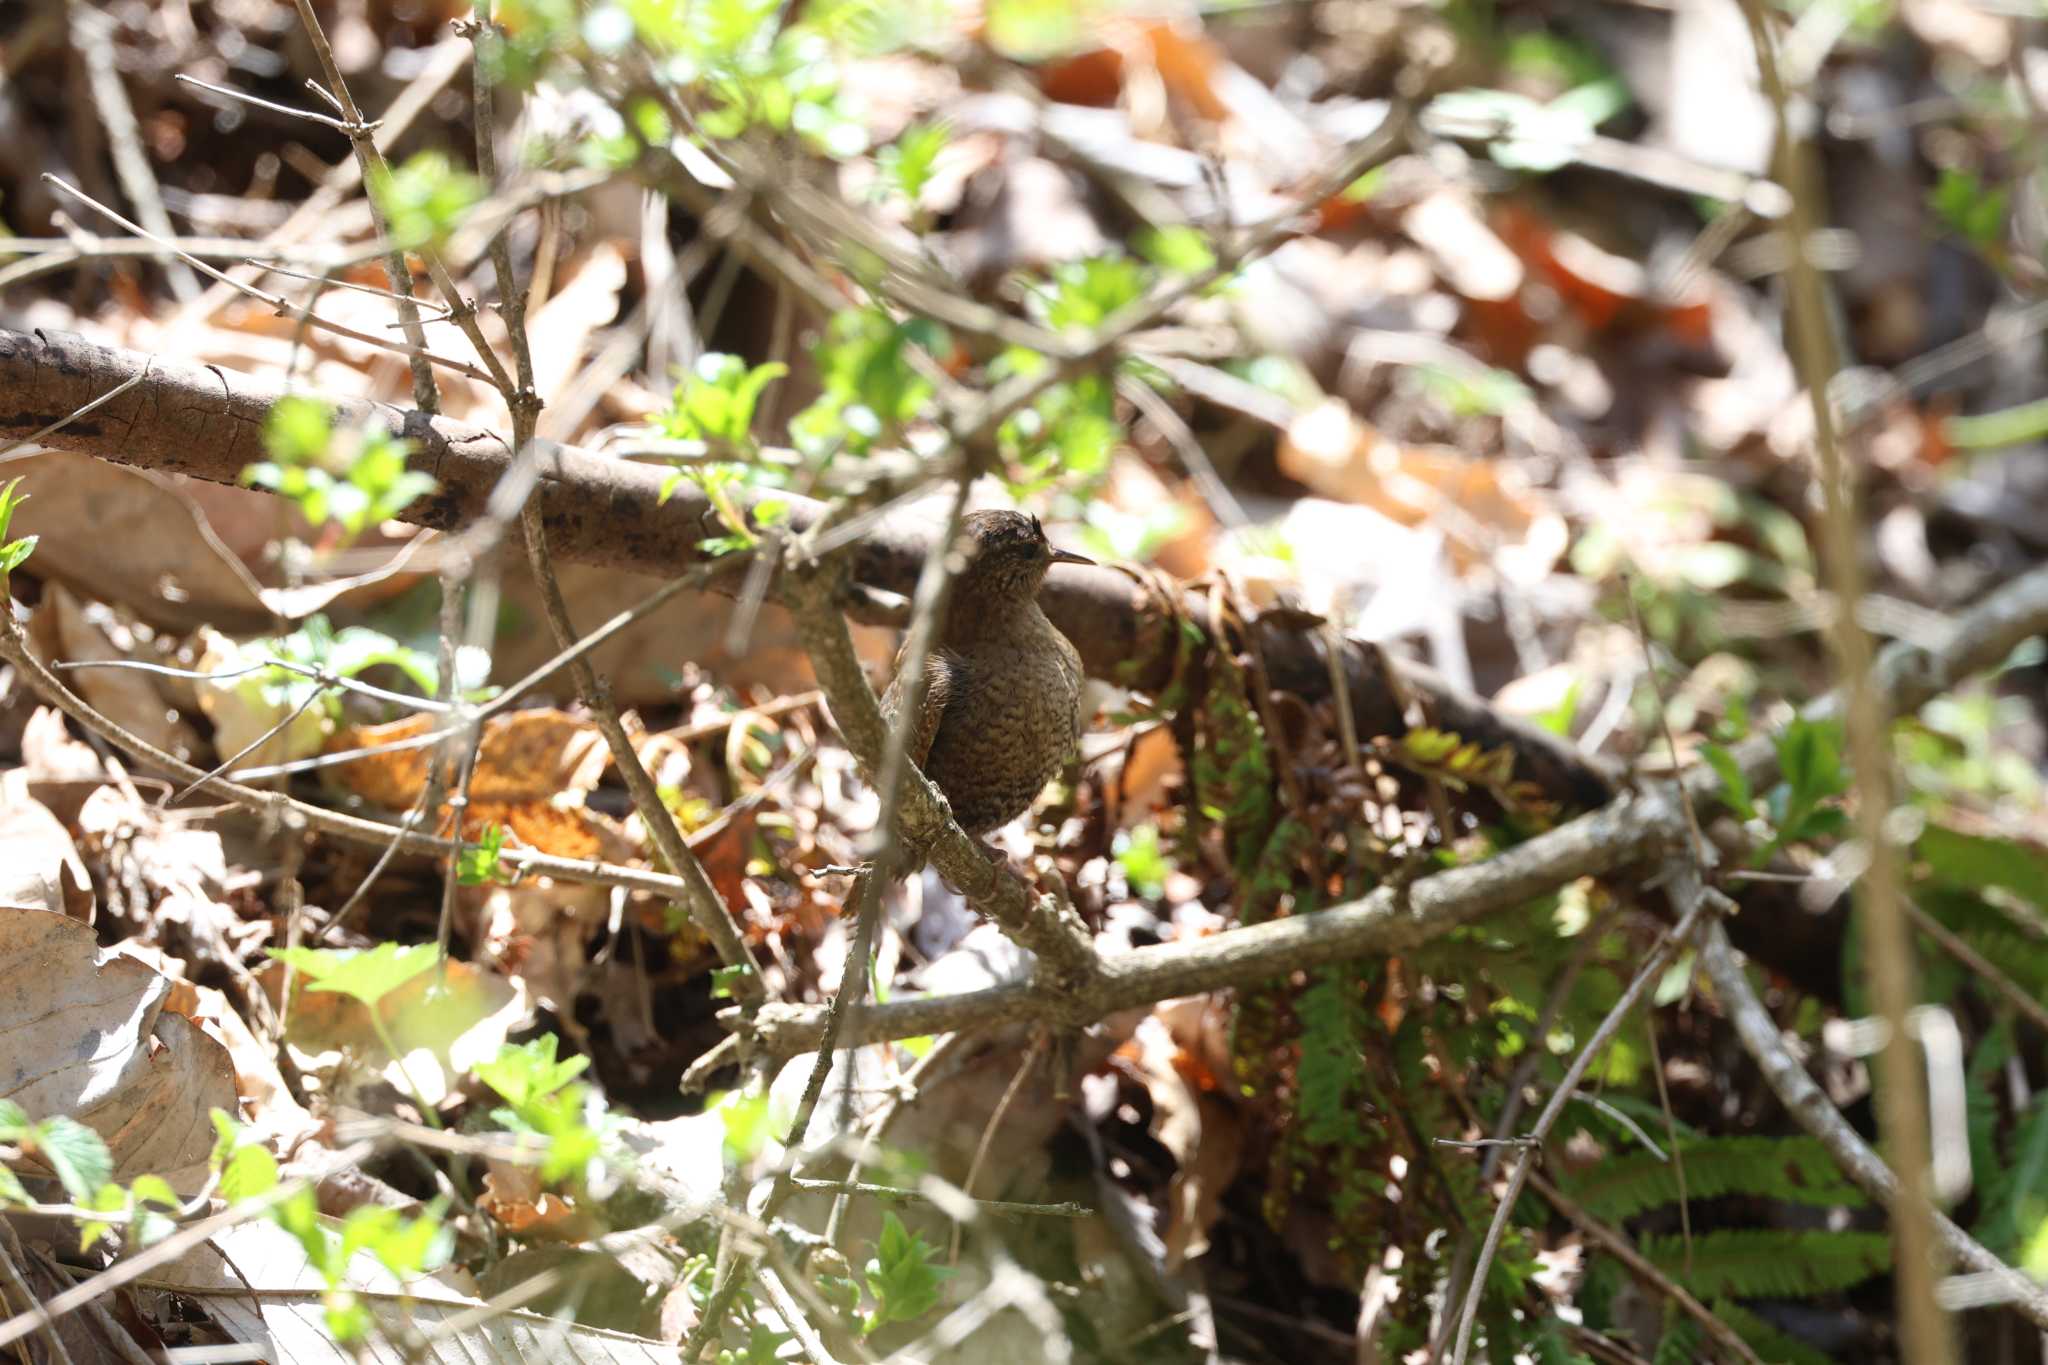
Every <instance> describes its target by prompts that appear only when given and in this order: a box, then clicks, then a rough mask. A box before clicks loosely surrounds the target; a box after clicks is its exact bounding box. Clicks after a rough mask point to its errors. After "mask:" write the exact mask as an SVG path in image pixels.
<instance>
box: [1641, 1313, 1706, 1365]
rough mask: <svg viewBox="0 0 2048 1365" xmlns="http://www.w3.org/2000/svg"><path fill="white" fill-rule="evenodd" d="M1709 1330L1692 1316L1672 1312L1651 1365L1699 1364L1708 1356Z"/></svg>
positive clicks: (1651, 1358)
mask: <svg viewBox="0 0 2048 1365" xmlns="http://www.w3.org/2000/svg"><path fill="white" fill-rule="evenodd" d="M1706 1336H1707V1331H1706V1329H1705V1328H1704V1327H1702V1326H1700V1325H1699V1324H1698V1323H1696V1322H1694V1321H1693V1320H1692V1319H1691V1318H1686V1317H1680V1316H1678V1315H1677V1314H1675V1313H1674V1314H1670V1315H1669V1320H1668V1321H1667V1323H1666V1324H1665V1327H1664V1336H1663V1337H1662V1339H1660V1340H1659V1341H1658V1342H1657V1354H1656V1355H1654V1356H1651V1357H1650V1365H1698V1362H1699V1361H1702V1360H1705V1359H1706V1358H1707V1354H1706V1350H1705V1343H1706Z"/></svg>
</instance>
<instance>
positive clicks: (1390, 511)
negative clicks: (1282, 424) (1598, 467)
mask: <svg viewBox="0 0 2048 1365" xmlns="http://www.w3.org/2000/svg"><path fill="white" fill-rule="evenodd" d="M1279 464H1280V468H1281V470H1282V472H1284V473H1286V474H1287V475H1288V476H1289V477H1291V478H1295V479H1299V480H1300V481H1301V482H1303V483H1305V484H1307V485H1308V486H1309V487H1310V488H1312V489H1314V490H1315V491H1316V492H1318V493H1320V494H1322V495H1323V496H1324V497H1327V498H1334V499H1337V500H1340V501H1344V502H1350V503H1357V504H1360V505H1362V506H1366V507H1370V508H1372V509H1373V510H1374V511H1376V512H1378V513H1380V514H1381V515H1382V516H1385V517H1387V518H1388V519H1389V520H1392V521H1396V522H1399V523H1400V524H1401V525H1403V526H1409V527H1415V526H1422V525H1432V526H1437V527H1439V528H1441V529H1442V530H1443V531H1444V532H1445V534H1446V535H1447V536H1448V537H1449V540H1450V548H1451V553H1452V557H1453V559H1454V560H1456V562H1457V564H1458V566H1459V568H1460V569H1469V568H1471V567H1473V566H1474V565H1475V564H1481V563H1487V562H1491V561H1492V560H1493V559H1494V557H1495V556H1496V554H1497V553H1498V552H1500V551H1502V550H1503V549H1505V548H1508V547H1518V546H1528V547H1530V548H1531V549H1534V550H1537V551H1540V552H1541V554H1542V556H1543V557H1544V559H1545V562H1546V564H1547V562H1548V561H1551V560H1554V559H1555V557H1556V555H1558V554H1561V553H1562V552H1563V549H1564V544H1563V537H1562V532H1563V530H1564V527H1563V522H1562V520H1561V519H1560V518H1559V517H1558V516H1557V515H1556V513H1554V512H1553V511H1551V510H1550V508H1549V507H1548V506H1547V505H1546V504H1545V502H1544V501H1543V500H1542V499H1541V498H1539V497H1538V496H1537V494H1536V493H1535V491H1534V490H1532V489H1530V488H1528V487H1526V486H1525V485H1523V484H1522V483H1521V481H1520V479H1519V476H1518V475H1517V474H1516V473H1515V472H1514V468H1513V466H1510V465H1507V464H1504V463H1502V462H1500V461H1495V460H1485V459H1479V458H1475V457H1474V456H1470V455H1467V454H1465V453H1464V452H1462V451H1459V450H1455V449H1453V448H1452V447H1450V446H1409V445H1400V444H1398V443H1396V442H1393V441H1390V440H1387V439H1386V438H1385V437H1384V436H1382V435H1381V434H1380V433H1379V432H1378V431H1377V430H1376V429H1375V428H1373V427H1372V426H1371V425H1369V424H1368V423H1366V422H1364V421H1362V420H1360V419H1359V418H1358V417H1357V415H1356V414H1354V413H1353V412H1352V411H1351V409H1350V408H1349V407H1348V406H1347V405H1345V404H1344V403H1343V402H1341V401H1340V400H1336V399H1332V400H1330V401H1329V402H1327V403H1324V404H1322V405H1321V406H1319V407H1316V408H1313V409H1311V410H1310V411H1308V412H1306V413H1304V414H1302V416H1301V417H1299V418H1298V419H1296V421H1295V422H1294V424H1293V425H1292V426H1290V427H1289V428H1288V429H1287V431H1286V433H1285V434H1284V435H1283V436H1282V437H1281V441H1280V450H1279ZM1535 567H1536V566H1529V565H1524V566H1521V570H1522V572H1525V573H1526V572H1534V571H1535ZM1539 576H1540V574H1539Z"/></svg>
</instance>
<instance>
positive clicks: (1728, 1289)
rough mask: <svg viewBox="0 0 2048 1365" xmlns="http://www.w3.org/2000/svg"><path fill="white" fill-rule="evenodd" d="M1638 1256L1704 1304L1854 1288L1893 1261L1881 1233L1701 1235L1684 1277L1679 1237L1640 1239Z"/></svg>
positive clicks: (1729, 1232) (1740, 1231)
mask: <svg viewBox="0 0 2048 1365" xmlns="http://www.w3.org/2000/svg"><path fill="white" fill-rule="evenodd" d="M1642 1251H1643V1254H1644V1255H1645V1256H1647V1257H1649V1258H1650V1260H1651V1261H1653V1262H1654V1263H1655V1264H1656V1266H1657V1268H1658V1269H1659V1270H1662V1271H1663V1272H1664V1273H1665V1274H1667V1275H1669V1276H1671V1278H1672V1279H1674V1280H1677V1281H1678V1282H1679V1283H1680V1284H1682V1285H1684V1286H1685V1287H1686V1288H1687V1289H1690V1290H1691V1291H1692V1292H1693V1293H1694V1294H1695V1295H1697V1296H1698V1297H1700V1298H1703V1299H1714V1298H1736V1299H1803V1298H1811V1297H1812V1296H1814V1295H1816V1294H1825V1293H1828V1292H1830V1291H1832V1290H1836V1289H1847V1288H1848V1287H1849V1286H1850V1285H1852V1284H1859V1283H1861V1282H1862V1281H1864V1280H1867V1279H1869V1278H1870V1277H1871V1276H1872V1275H1877V1274H1881V1273H1883V1272H1884V1271H1885V1270H1887V1269H1889V1268H1890V1266H1891V1263H1892V1247H1891V1240H1890V1239H1889V1238H1888V1237H1886V1236H1885V1234H1883V1233H1881V1232H1817V1231H1783V1230H1780V1229H1776V1228H1732V1229H1726V1230H1723V1231H1720V1232H1709V1233H1704V1234H1702V1235H1700V1236H1697V1237H1694V1238H1693V1239H1692V1269H1691V1272H1690V1273H1688V1272H1687V1270H1686V1267H1685V1262H1686V1255H1685V1245H1684V1239H1683V1238H1681V1237H1678V1236H1676V1235H1673V1236H1670V1237H1648V1238H1645V1239H1643V1244H1642Z"/></svg>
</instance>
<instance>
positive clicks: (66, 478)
mask: <svg viewBox="0 0 2048 1365" xmlns="http://www.w3.org/2000/svg"><path fill="white" fill-rule="evenodd" d="M17 474H18V475H20V476H21V477H22V479H23V484H22V489H23V491H24V492H25V493H26V494H28V500H27V501H26V502H25V503H24V504H23V505H22V508H21V511H20V512H18V513H16V514H15V518H14V530H15V531H16V532H17V533H20V534H29V535H39V536H41V537H42V540H41V542H40V543H39V544H38V545H37V546H36V557H35V569H36V573H37V574H38V575H39V576H41V577H44V578H47V579H55V580H57V581H58V582H60V583H64V584H66V585H68V586H69V587H71V588H72V589H74V590H76V591H77V592H78V593H79V594H80V595H82V596H85V597H90V598H95V599H97V600H99V601H102V602H114V603H119V604H120V605H121V606H124V607H126V608H128V609H129V610H130V611H132V612H134V613H135V615H136V616H137V617H138V618H140V619H141V620H144V621H147V622H148V623H150V624H151V625H153V626H160V627H164V628H166V629H170V630H175V631H181V632H182V631H188V630H193V629H195V628H197V627H199V626H202V625H212V626H215V627H218V628H220V629H223V630H230V631H241V632H247V633H249V634H260V633H262V632H264V631H267V630H270V629H272V628H274V626H275V625H276V619H277V618H276V616H275V614H274V613H273V612H272V611H271V609H270V608H269V606H267V605H266V604H265V603H264V601H263V592H262V588H261V586H260V585H259V584H258V583H257V582H256V580H255V579H254V578H253V577H251V576H250V574H249V571H248V570H247V569H246V568H244V567H243V566H242V562H241V561H240V560H239V559H236V558H235V557H234V556H233V555H232V554H229V553H228V551H227V548H226V547H225V546H223V545H222V544H221V543H220V539H219V537H217V536H215V535H214V533H213V528H212V527H211V526H209V525H208V524H207V522H206V519H205V518H204V517H203V516H201V515H200V513H199V509H198V508H197V507H196V506H194V505H193V503H192V500H191V499H190V498H188V497H186V496H185V495H184V494H183V493H182V492H181V491H180V490H179V489H178V488H177V487H176V485H175V483H174V482H173V481H172V480H171V479H170V478H169V477H168V476H166V475H161V474H152V473H149V472H146V471H143V470H139V469H127V468H124V467H122V466H120V465H115V464H108V463H106V462H105V461H103V460H95V459H91V458H89V457H87V456H84V455H71V454H61V453H49V454H43V455H37V456H33V457H31V458H29V459H26V460H20V461H16V462H12V463H10V465H9V468H8V477H9V478H13V477H14V476H15V475H17Z"/></svg>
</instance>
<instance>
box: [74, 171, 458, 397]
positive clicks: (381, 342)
mask: <svg viewBox="0 0 2048 1365" xmlns="http://www.w3.org/2000/svg"><path fill="white" fill-rule="evenodd" d="M43 180H44V181H45V182H46V183H48V184H50V185H54V186H55V187H57V188H58V189H60V190H62V191H64V193H66V194H68V195H70V196H71V197H72V198H74V199H76V200H78V201H79V202H80V203H81V204H88V205H90V206H91V207H93V208H94V209H96V210H98V211H99V212H100V213H101V214H103V215H104V216H105V217H106V218H107V219H108V220H110V221H112V222H115V223H118V224H120V225H121V226H122V227H124V228H126V229H128V231H130V232H132V233H134V234H135V235H136V236H138V237H140V238H142V239H143V240H145V241H148V242H153V243H155V244H156V245H157V246H160V247H162V248H164V250H166V251H168V252H170V253H171V254H172V255H173V256H176V257H177V258H178V259H179V260H181V261H185V262H188V263H189V264H190V265H191V266H192V267H193V268H194V269H196V270H198V271H199V272H200V273H201V274H204V275H208V276H211V277H212V278H214V279H216V280H219V281H220V282H221V283H223V284H226V285H228V286H230V287H231V288H234V289H236V290H238V291H239V292H241V293H244V294H247V295H248V296H249V297H250V298H252V299H257V300H260V301H261V302H263V303H267V304H269V305H270V306H271V307H272V308H274V309H276V310H277V315H278V316H279V317H297V318H300V319H302V320H303V321H304V322H306V323H307V324H308V325H310V326H314V327H319V328H322V329H323V330H325V331H329V332H332V333H334V334H335V335H336V336H341V337H347V338H348V339H349V340H351V341H360V342H362V343H363V344H364V345H366V346H374V347H376V348H377V349H378V350H380V351H394V352H396V353H397V354H399V355H402V356H406V357H408V358H410V359H412V360H414V361H429V362H432V363H433V364H436V365H439V366H442V367H443V368H445V369H450V370H453V371H455V372H456V373H457V374H462V375H468V376H469V377H470V378H472V379H480V380H482V381H484V382H485V383H489V382H490V378H491V377H490V376H489V375H487V374H485V373H484V372H483V371H482V370H479V369H478V368H477V367H476V366H474V365H471V364H469V363H468V362H466V361H461V360H455V359H453V358H451V357H448V356H441V355H436V354H434V353H433V352H432V351H429V350H428V349H426V346H425V344H424V338H423V339H422V341H421V342H418V343H415V342H411V341H405V342H399V341H392V340H390V339H389V338H388V337H380V336H378V335H376V334H375V333H373V332H361V331H357V330H356V329H355V328H353V327H344V326H343V325H342V324H341V323H338V322H334V321H331V320H329V319H327V318H323V317H321V316H320V315H319V314H318V313H315V312H313V311H312V310H311V309H310V308H306V307H302V306H300V305H298V304H295V303H293V302H292V301H291V300H290V299H287V298H286V297H285V296H284V295H282V294H273V293H270V292H269V291H268V290H264V289H258V288H257V287H256V286H255V285H253V284H244V283H242V282H241V281H240V280H237V279H235V278H233V277H232V276H230V275H228V274H227V273H226V272H225V271H221V270H216V269H214V268H213V267H212V266H210V265H208V264H206V262H204V261H202V260H200V259H198V258H197V257H195V256H188V255H186V254H185V253H184V252H182V251H179V250H178V249H177V248H175V247H173V246H171V245H170V243H169V242H168V241H167V240H166V239H164V238H163V237H160V236H158V235H157V234H155V233H153V232H149V231H147V230H146V229H144V228H142V227H140V226H138V225H137V224H135V223H132V222H130V221H128V220H127V219H126V218H123V217H122V216H121V215H120V214H118V213H116V212H114V211H113V210H112V209H110V208H108V207H107V206H106V205H105V204H102V203H100V202H99V200H97V199H94V198H93V197H92V196H91V195H88V194H87V193H86V192H85V191H83V190H81V189H79V188H78V187H77V186H75V185H70V184H66V183H65V182H64V181H63V180H61V179H59V178H58V177H56V176H54V175H49V174H45V175H44V176H43ZM418 397H419V396H418V394H417V393H415V394H414V401H415V402H417V401H418ZM421 410H422V411H425V412H432V411H435V410H436V409H435V408H423V409H421Z"/></svg>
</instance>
